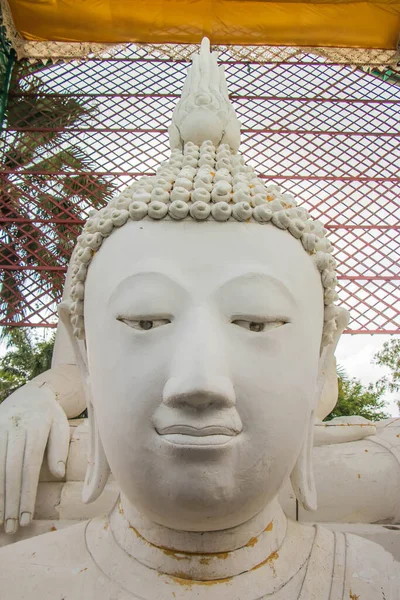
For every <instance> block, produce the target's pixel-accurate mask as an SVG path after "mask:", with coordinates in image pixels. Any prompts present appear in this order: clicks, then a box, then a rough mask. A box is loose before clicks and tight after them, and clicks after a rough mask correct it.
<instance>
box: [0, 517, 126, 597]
mask: <svg viewBox="0 0 400 600" xmlns="http://www.w3.org/2000/svg"><path fill="white" fill-rule="evenodd" d="M86 526H87V522H83V523H79V524H78V525H73V526H71V527H67V528H65V529H62V530H60V531H55V532H50V533H46V534H43V535H40V536H37V537H33V538H30V539H28V540H25V541H22V542H17V543H14V544H11V545H10V546H7V547H5V548H2V549H0V564H1V569H0V590H1V592H0V597H1V600H28V599H29V600H55V598H60V599H63V600H78V599H81V598H85V600H98V599H102V598H107V600H125V599H127V598H131V596H125V595H124V594H123V593H122V595H121V592H120V591H118V590H115V589H114V586H113V584H112V583H111V582H110V581H108V579H107V578H105V577H104V575H103V573H102V572H101V571H100V570H99V569H98V568H97V567H96V565H95V563H94V562H93V560H92V558H91V556H90V554H89V552H88V550H87V547H86V542H85V530H86Z"/></svg>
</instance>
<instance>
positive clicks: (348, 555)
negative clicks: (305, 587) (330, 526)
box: [333, 534, 400, 600]
mask: <svg viewBox="0 0 400 600" xmlns="http://www.w3.org/2000/svg"><path fill="white" fill-rule="evenodd" d="M336 542H337V544H338V545H340V546H341V548H340V549H338V548H337V549H336V559H338V558H339V556H340V554H341V555H342V556H343V557H344V558H345V560H344V561H343V563H342V564H344V565H345V569H344V571H345V573H344V591H343V598H346V599H347V598H349V599H351V600H400V563H398V562H397V561H396V560H395V559H394V558H393V556H392V554H390V553H389V552H387V551H386V550H385V549H384V548H382V546H380V545H379V544H376V543H374V542H371V541H369V540H366V539H364V538H361V537H359V536H356V535H351V534H336ZM334 584H335V578H333V585H334ZM340 597H342V596H340Z"/></svg>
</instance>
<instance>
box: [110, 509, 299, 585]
mask: <svg viewBox="0 0 400 600" xmlns="http://www.w3.org/2000/svg"><path fill="white" fill-rule="evenodd" d="M110 526H111V531H112V534H113V536H114V539H115V541H116V543H117V544H118V545H119V546H120V548H121V549H122V550H124V552H125V553H127V554H128V555H130V556H131V557H132V558H134V559H135V560H137V561H139V562H140V563H141V564H143V565H145V566H147V567H149V568H151V569H154V570H156V571H158V572H159V573H163V574H167V575H172V576H175V577H180V578H182V579H191V580H193V579H195V580H201V581H208V580H210V581H212V580H221V579H225V578H229V577H233V576H235V575H238V574H239V573H243V572H244V571H250V570H252V569H255V568H257V567H258V566H262V565H263V564H265V563H266V562H267V561H268V560H270V561H273V560H274V557H276V556H277V551H278V550H279V548H280V547H281V545H282V543H283V541H284V538H285V535H286V530H287V520H286V516H285V514H284V513H283V511H282V509H281V507H280V505H279V503H278V501H277V500H276V499H274V500H273V501H272V502H271V503H270V504H269V505H268V506H267V507H266V508H264V509H263V511H262V512H260V513H259V514H258V515H256V516H255V517H253V518H252V519H250V520H249V521H247V522H246V523H243V524H242V525H239V526H237V527H234V528H232V529H225V530H222V531H214V532H187V531H178V530H172V529H169V528H167V527H164V526H162V525H158V524H156V523H154V522H152V521H150V520H148V519H147V518H146V517H144V516H143V515H141V514H139V513H138V512H137V510H136V509H135V508H134V507H132V505H130V503H129V502H128V501H127V500H126V498H124V497H122V498H121V499H120V500H119V502H118V503H117V505H116V507H115V508H114V510H113V511H112V513H111V515H110Z"/></svg>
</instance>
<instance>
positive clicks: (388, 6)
mask: <svg viewBox="0 0 400 600" xmlns="http://www.w3.org/2000/svg"><path fill="white" fill-rule="evenodd" d="M9 4H10V7H11V10H12V14H13V18H14V22H15V26H16V28H17V30H18V31H19V33H20V34H21V35H22V36H23V37H24V38H26V39H27V40H31V41H44V40H46V41H49V40H51V41H62V42H100V43H120V42H142V43H153V44H155V43H198V42H200V40H201V38H202V37H203V36H205V35H206V36H208V37H209V38H210V40H211V43H212V44H243V45H257V44H267V45H277V46H334V47H335V46H336V47H340V46H342V47H352V48H385V49H392V50H394V49H395V48H396V45H397V42H398V38H399V32H400V0H380V1H379V2H375V1H373V0H372V1H370V2H362V1H361V2H357V1H353V2H346V1H343V0H331V1H325V0H319V1H315V2H297V1H296V0H294V1H292V2H289V1H288V2H286V1H282V2H271V1H269V0H9Z"/></svg>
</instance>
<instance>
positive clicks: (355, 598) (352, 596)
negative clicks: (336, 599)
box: [350, 590, 360, 600]
mask: <svg viewBox="0 0 400 600" xmlns="http://www.w3.org/2000/svg"><path fill="white" fill-rule="evenodd" d="M359 598H360V596H359V595H357V594H353V592H352V591H351V590H350V600H359Z"/></svg>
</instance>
